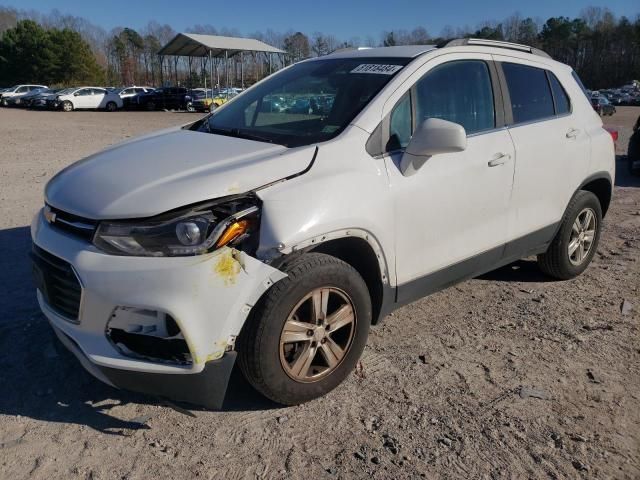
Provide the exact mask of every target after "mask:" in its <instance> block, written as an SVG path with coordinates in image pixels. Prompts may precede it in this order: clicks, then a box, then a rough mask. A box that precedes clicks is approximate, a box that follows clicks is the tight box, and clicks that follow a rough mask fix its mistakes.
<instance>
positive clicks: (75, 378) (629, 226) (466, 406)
mask: <svg viewBox="0 0 640 480" xmlns="http://www.w3.org/2000/svg"><path fill="white" fill-rule="evenodd" d="M639 114H640V108H633V107H626V108H624V107H623V108H619V109H618V113H617V114H616V115H614V116H613V117H608V118H607V119H606V122H607V124H609V125H615V126H617V127H618V128H619V129H620V131H621V141H620V142H619V143H620V144H619V151H618V153H619V154H621V155H622V154H624V153H625V150H626V143H627V141H628V137H629V134H630V127H631V125H632V123H633V121H635V118H637V116H638V115H639ZM194 118H197V117H196V116H194V115H192V114H179V113H164V112H158V113H133V112H132V113H125V112H118V113H113V114H108V113H98V112H95V113H94V112H73V113H70V114H64V113H58V112H26V111H18V110H7V109H0V134H1V136H2V139H3V145H2V151H1V152H2V153H1V154H0V173H1V177H0V206H1V213H2V215H1V216H0V251H1V252H2V253H3V255H2V258H0V267H2V268H0V385H2V387H3V389H2V390H3V391H2V393H1V394H0V478H3V479H11V480H17V479H21V478H34V479H53V478H64V479H71V478H73V479H75V478H87V479H89V478H90V479H112V478H126V479H147V478H180V479H188V478H212V479H213V478H216V479H217V478H220V479H243V478H307V479H311V478H313V479H316V478H394V479H395V478H419V477H426V478H616V479H620V478H629V479H633V478H640V335H639V332H638V321H639V320H640V295H639V290H638V289H639V287H640V253H639V252H640V178H630V177H629V176H628V175H627V173H626V170H625V169H624V168H619V169H618V175H617V179H616V184H617V186H616V190H615V198H614V201H613V204H612V206H611V210H610V212H609V214H608V216H607V218H606V224H605V229H604V234H603V236H602V238H601V242H600V248H599V250H598V252H597V255H596V257H595V259H594V262H593V264H592V265H591V266H590V267H589V269H588V270H587V271H586V272H585V273H584V274H583V275H582V276H581V277H579V278H577V279H575V280H572V281H567V282H558V281H550V280H549V279H548V278H545V277H544V276H542V275H541V274H540V273H539V272H538V270H537V269H536V266H535V263H534V262H533V260H532V259H527V260H523V261H520V262H517V263H515V264H513V265H510V266H508V267H505V268H502V269H500V270H497V271H495V272H492V273H490V274H487V275H484V276H483V277H481V278H477V279H474V280H470V281H468V282H465V283H463V284H460V285H458V286H456V287H453V288H450V289H448V290H446V291H444V292H440V293H438V294H435V295H432V296H431V297H429V298H426V299H423V300H421V301H418V302H416V303H414V304H412V305H409V306H407V307H404V308H402V309H401V310H398V311H397V312H395V313H394V314H393V315H391V316H389V317H388V318H387V319H386V320H385V322H384V323H383V324H382V325H381V326H379V327H375V328H373V329H372V331H371V335H370V339H369V344H368V346H367V349H366V351H365V354H364V357H363V359H362V362H361V364H360V365H359V368H358V369H357V370H356V372H354V374H353V375H351V376H350V377H349V379H348V380H347V381H346V382H345V384H343V385H342V386H341V387H339V388H338V389H336V390H335V391H333V392H332V393H330V394H329V395H327V396H326V397H325V398H321V399H319V400H316V401H313V402H311V403H308V404H305V405H301V406H298V407H293V408H279V407H277V406H274V405H272V404H270V403H269V402H267V401H266V400H263V399H261V398H260V397H258V396H257V395H256V394H255V393H254V392H253V391H252V390H251V389H250V388H249V387H248V386H247V385H246V384H245V383H244V382H243V381H242V379H241V377H239V376H238V375H237V374H236V375H235V376H234V379H233V382H232V386H231V388H230V392H229V395H228V399H227V402H226V405H225V408H224V409H223V411H219V412H214V411H202V410H185V409H184V408H182V407H180V406H177V405H173V404H170V403H167V402H163V401H160V400H156V399H154V398H150V397H145V396H141V395H135V394H131V393H127V392H122V391H117V390H114V389H112V388H110V387H107V386H104V385H102V384H101V383H99V382H98V381H97V380H94V379H93V378H92V377H91V376H90V375H88V374H87V373H85V372H84V371H83V370H82V368H81V367H80V365H79V364H78V363H77V362H76V360H75V358H73V357H72V356H71V355H70V354H68V353H66V352H65V351H63V350H61V349H59V348H58V347H57V343H56V342H55V341H54V338H53V334H52V333H51V331H50V329H49V327H48V325H47V323H46V321H45V319H44V317H43V316H42V315H41V314H40V313H39V311H38V308H37V305H36V301H35V295H34V291H33V288H32V287H31V284H30V273H29V264H28V261H27V257H26V253H27V251H28V249H29V234H28V224H29V223H30V220H31V217H32V215H33V214H34V213H35V211H36V210H37V209H38V208H39V207H40V205H41V204H42V189H43V187H44V184H45V182H46V181H47V180H48V179H49V178H50V177H51V176H52V175H53V174H54V173H55V172H56V171H58V170H59V169H60V168H62V167H64V166H66V165H68V164H69V163H71V162H73V161H75V160H77V159H79V158H81V157H83V156H85V155H88V154H90V153H92V152H95V151H97V150H99V149H101V148H103V147H105V146H107V145H109V144H112V143H115V142H117V141H119V140H121V139H124V138H126V137H129V136H133V135H137V134H140V133H143V132H145V131H149V130H154V129H157V128H162V127H165V126H169V125H175V124H180V123H186V122H187V121H189V120H191V119H194ZM622 166H623V164H622V162H621V161H620V162H619V167H622Z"/></svg>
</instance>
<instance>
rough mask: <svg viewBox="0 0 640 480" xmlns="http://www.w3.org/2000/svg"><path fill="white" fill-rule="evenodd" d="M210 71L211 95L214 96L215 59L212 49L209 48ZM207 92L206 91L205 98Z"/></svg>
mask: <svg viewBox="0 0 640 480" xmlns="http://www.w3.org/2000/svg"><path fill="white" fill-rule="evenodd" d="M216 70H217V69H216ZM209 73H210V74H211V97H212V98H213V59H212V58H211V49H209ZM206 93H207V92H206V91H205V98H206Z"/></svg>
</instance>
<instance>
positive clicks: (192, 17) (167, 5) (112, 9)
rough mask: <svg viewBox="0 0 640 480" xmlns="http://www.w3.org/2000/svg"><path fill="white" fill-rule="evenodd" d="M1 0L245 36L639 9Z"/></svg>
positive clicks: (558, 3) (494, 0) (623, 2)
mask: <svg viewBox="0 0 640 480" xmlns="http://www.w3.org/2000/svg"><path fill="white" fill-rule="evenodd" d="M0 4H2V5H5V6H12V7H15V8H18V9H26V10H29V9H34V10H37V11H40V12H43V13H44V12H49V11H51V10H52V9H54V8H57V9H58V10H60V12H61V13H64V14H71V15H75V16H80V17H85V18H87V19H88V20H90V21H91V22H92V23H95V24H97V25H100V26H102V27H103V28H105V29H107V30H109V29H111V28H113V27H116V26H123V27H126V26H128V27H132V28H136V29H137V28H140V27H143V26H145V25H146V24H147V22H148V21H149V20H155V21H157V22H159V23H168V24H169V25H171V26H172V27H173V28H174V30H176V31H185V30H186V29H187V27H189V26H192V25H194V24H207V23H208V24H211V25H214V26H215V27H216V28H218V29H220V28H222V27H227V28H229V29H232V28H236V29H238V30H239V31H240V33H242V34H244V35H247V34H250V33H251V32H255V31H265V30H267V29H269V28H270V29H272V30H275V31H279V32H286V31H288V30H295V31H298V30H299V31H303V32H305V33H312V32H315V31H320V32H323V33H326V34H333V35H336V36H337V37H339V38H341V39H349V38H352V37H361V38H366V37H367V36H372V37H373V38H374V39H376V40H378V39H379V36H380V33H381V32H382V31H390V30H397V29H405V30H411V29H413V28H415V27H417V26H423V27H425V28H426V29H427V31H428V32H429V33H430V34H431V35H437V34H439V33H440V31H441V30H442V28H443V27H444V26H446V25H450V26H452V27H454V28H456V27H464V26H469V27H471V28H475V27H476V26H477V25H478V24H479V23H480V22H482V21H486V20H497V21H500V20H502V19H504V18H505V17H508V16H509V15H511V14H513V13H516V12H517V13H519V14H520V15H522V16H523V17H529V16H530V17H533V18H537V17H539V18H541V19H543V20H546V19H547V18H549V17H552V16H560V15H564V16H568V17H576V16H578V15H579V14H580V11H581V10H582V9H583V8H585V7H586V6H590V5H594V6H602V7H607V8H609V9H610V10H611V11H613V13H614V14H615V15H617V16H622V15H626V16H627V17H630V18H634V17H635V16H636V15H638V14H639V13H640V1H639V0H607V1H606V2H601V3H597V0H595V1H584V0H583V1H580V0H535V1H531V0H529V1H526V2H525V1H504V0H476V1H473V0H466V1H459V0H458V1H456V0H453V1H448V2H442V1H439V2H438V1H434V0H412V1H409V0H386V1H374V0H370V1H366V0H341V1H338V0H320V1H315V2H308V1H305V0H295V1H293V0H279V1H265V0H242V1H241V2H212V1H202V0H199V1H193V0H180V1H166V0H156V1H149V0H133V1H132V0H102V1H90V0H84V1H83V0H19V1H12V0H9V1H5V0H0Z"/></svg>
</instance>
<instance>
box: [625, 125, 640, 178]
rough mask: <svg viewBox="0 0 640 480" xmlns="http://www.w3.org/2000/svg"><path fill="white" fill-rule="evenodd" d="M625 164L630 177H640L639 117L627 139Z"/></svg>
mask: <svg viewBox="0 0 640 480" xmlns="http://www.w3.org/2000/svg"><path fill="white" fill-rule="evenodd" d="M627 163H628V166H629V173H630V174H631V175H640V116H639V117H638V119H637V120H636V123H635V125H634V126H633V132H632V133H631V138H629V146H628V148H627Z"/></svg>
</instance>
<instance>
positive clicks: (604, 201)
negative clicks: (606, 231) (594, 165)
mask: <svg viewBox="0 0 640 480" xmlns="http://www.w3.org/2000/svg"><path fill="white" fill-rule="evenodd" d="M580 190H586V191H588V192H591V193H593V194H594V195H595V196H596V197H598V200H599V201H600V206H601V207H602V218H604V216H605V215H606V213H607V210H609V205H610V204H611V197H612V195H613V182H612V181H611V175H609V173H608V172H598V173H594V174H593V175H590V176H589V177H587V178H586V179H585V180H584V181H583V182H582V183H581V184H580V187H579V188H578V189H577V190H576V192H575V193H578V191H580ZM575 193H574V195H575Z"/></svg>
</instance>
